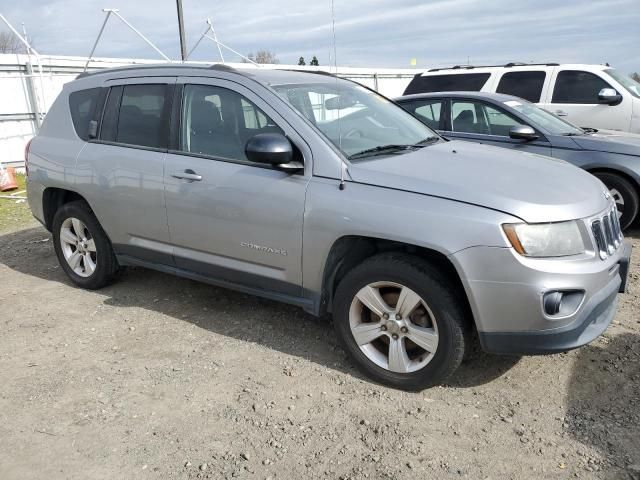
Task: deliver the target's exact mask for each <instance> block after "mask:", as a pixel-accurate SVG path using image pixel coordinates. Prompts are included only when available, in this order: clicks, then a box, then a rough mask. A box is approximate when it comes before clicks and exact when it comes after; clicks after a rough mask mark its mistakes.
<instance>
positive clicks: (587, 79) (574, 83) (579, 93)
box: [551, 70, 613, 104]
mask: <svg viewBox="0 0 640 480" xmlns="http://www.w3.org/2000/svg"><path fill="white" fill-rule="evenodd" d="M603 88H613V87H611V85H609V84H608V83H607V82H605V81H604V80H603V79H602V78H600V77H599V76H597V75H595V74H593V73H591V72H584V71H579V70H563V71H561V72H560V73H558V77H557V78H556V86H555V88H554V89H553V99H552V100H551V101H552V103H581V104H597V103H599V102H598V94H599V93H600V90H602V89H603Z"/></svg>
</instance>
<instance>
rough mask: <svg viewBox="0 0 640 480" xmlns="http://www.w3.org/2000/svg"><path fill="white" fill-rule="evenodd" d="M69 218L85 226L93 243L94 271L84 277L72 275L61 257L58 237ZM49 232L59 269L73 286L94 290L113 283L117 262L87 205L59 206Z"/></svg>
mask: <svg viewBox="0 0 640 480" xmlns="http://www.w3.org/2000/svg"><path fill="white" fill-rule="evenodd" d="M69 218H77V219H78V220H80V221H81V222H82V223H83V224H84V225H85V226H86V229H87V231H88V233H89V235H90V237H91V238H92V239H93V240H94V242H95V257H96V258H95V270H94V271H93V273H91V274H90V275H89V276H86V277H83V276H81V275H78V274H77V273H76V272H74V271H73V268H71V266H70V265H69V262H68V261H67V260H66V258H65V256H64V252H63V247H62V243H61V240H60V235H61V228H62V225H63V223H64V222H65V220H67V219H69ZM52 231H53V245H54V248H55V251H56V255H57V257H58V261H59V262H60V266H62V269H63V270H64V271H65V273H66V274H67V276H68V277H69V278H70V279H71V281H72V282H73V283H75V284H76V285H78V286H79V287H82V288H86V289H89V290H95V289H98V288H102V287H104V286H106V285H108V284H109V283H111V282H112V281H113V279H114V277H115V274H116V273H117V272H118V269H119V267H118V262H117V260H116V257H115V255H114V253H113V248H112V246H111V242H110V241H109V238H108V237H107V234H106V233H105V232H104V230H103V229H102V226H101V225H100V222H98V219H97V218H96V216H95V215H94V213H93V211H92V210H91V208H90V207H89V205H87V203H86V202H84V201H81V200H80V201H75V202H70V203H66V204H64V205H62V206H61V207H60V208H59V209H58V211H57V212H56V214H55V215H54V217H53V229H52ZM87 238H89V237H87Z"/></svg>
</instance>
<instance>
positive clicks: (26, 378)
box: [0, 222, 640, 480]
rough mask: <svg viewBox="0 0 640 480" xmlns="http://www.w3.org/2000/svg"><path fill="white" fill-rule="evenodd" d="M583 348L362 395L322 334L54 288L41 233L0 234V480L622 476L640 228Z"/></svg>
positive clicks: (632, 420) (140, 275)
mask: <svg viewBox="0 0 640 480" xmlns="http://www.w3.org/2000/svg"><path fill="white" fill-rule="evenodd" d="M628 237H629V238H631V239H633V242H634V244H635V248H636V252H635V254H634V258H633V266H632V276H631V286H630V292H629V293H628V294H626V295H624V296H621V297H620V300H621V304H620V308H619V311H618V314H617V317H616V319H615V321H614V324H613V325H612V326H611V327H610V329H609V330H608V331H607V332H606V334H605V335H604V336H603V337H601V338H600V339H598V340H597V341H595V342H594V343H593V344H591V345H589V346H587V347H585V348H582V349H580V350H577V351H573V352H570V353H566V354H562V355H554V356H547V357H530V358H523V359H520V360H519V359H517V358H511V357H492V356H488V355H483V354H478V355H475V356H474V357H473V358H472V359H471V360H470V361H468V362H467V363H465V364H464V365H463V366H462V367H461V369H460V370H459V372H458V373H457V375H456V376H455V378H454V379H453V380H452V381H451V383H450V384H449V385H446V386H442V387H438V388H434V389H431V390H427V391H424V392H422V393H405V392H400V391H395V390H391V389H388V388H385V387H381V386H379V385H376V384H374V383H371V382H370V381H368V380H367V379H366V378H364V377H363V376H361V375H360V374H359V373H358V372H357V371H356V370H355V369H354V368H353V365H352V363H351V362H350V361H349V360H348V359H347V358H346V357H345V353H344V352H343V351H342V350H341V349H340V348H339V347H338V346H337V343H336V339H335V338H334V334H333V330H332V328H331V325H330V324H329V323H328V322H326V321H318V320H315V319H314V318H312V317H310V316H308V315H306V314H304V313H303V312H302V311H301V310H298V309H296V308H293V307H289V306H285V305H280V304H277V303H274V302H270V301H266V300H261V299H258V298H254V297H250V296H246V295H242V294H239V293H235V292H231V291H227V290H222V289H218V288H213V287H211V286H208V285H203V284H198V283H195V282H192V281H188V280H182V279H179V278H174V277H171V276H168V275H164V274H160V273H155V272H150V271H145V270H142V269H131V270H128V271H127V272H125V273H124V274H123V275H122V277H121V278H120V280H119V281H118V282H117V283H116V284H114V285H113V286H111V287H109V288H106V289H104V290H101V291H98V292H89V291H83V290H79V289H77V288H74V287H72V286H71V285H70V283H69V281H68V280H67V279H66V277H65V276H64V274H63V272H62V270H61V269H60V268H59V267H58V263H57V260H56V257H55V254H54V252H53V247H52V244H51V237H50V235H49V234H48V233H47V232H46V231H45V230H44V229H43V228H42V227H40V226H38V225H37V224H35V223H33V222H31V223H29V224H28V225H27V226H26V227H23V228H22V229H20V230H14V231H5V232H3V233H0V307H1V312H0V367H1V368H0V478H1V479H3V480H8V479H54V478H55V479H57V478H65V479H66V478H69V479H76V478H77V479H87V478H92V479H94V478H95V479H102V478H104V479H115V478H118V479H125V478H136V479H138V478H154V479H155V478H157V479H165V478H168V479H196V478H212V479H223V478H225V479H226V478H239V479H260V480H264V479H268V478H270V479H274V480H275V479H302V478H304V479H324V478H326V479H362V478H371V479H378V478H381V479H416V478H420V479H422V478H426V479H429V478H437V479H441V478H470V479H522V478H535V479H539V478H554V479H555V478H561V479H563V478H604V479H634V478H635V479H638V478H640V275H639V274H640V230H635V231H634V232H631V233H629V234H628Z"/></svg>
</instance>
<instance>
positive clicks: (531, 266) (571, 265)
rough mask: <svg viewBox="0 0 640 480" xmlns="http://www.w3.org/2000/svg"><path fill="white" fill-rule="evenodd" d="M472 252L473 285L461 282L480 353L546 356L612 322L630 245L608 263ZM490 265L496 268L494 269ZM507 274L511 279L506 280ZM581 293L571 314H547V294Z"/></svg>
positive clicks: (590, 338)
mask: <svg viewBox="0 0 640 480" xmlns="http://www.w3.org/2000/svg"><path fill="white" fill-rule="evenodd" d="M479 252H480V253H481V254H482V255H481V257H480V258H482V261H481V262H480V263H478V261H477V259H478V258H479V257H478V256H477V254H476V253H471V252H468V253H466V254H465V255H466V256H467V258H466V260H471V256H473V257H474V262H468V261H465V264H466V266H467V267H470V268H471V269H472V270H473V266H475V267H476V268H475V271H472V275H475V280H470V279H469V278H468V277H467V278H465V279H463V283H465V288H466V290H467V292H468V294H469V300H470V304H471V307H472V310H473V313H474V317H475V320H476V326H477V329H478V336H479V338H480V343H481V345H482V348H483V349H484V350H485V351H487V352H489V353H498V354H514V355H516V354H517V355H542V354H549V353H557V352H563V351H567V350H571V349H574V348H578V347H581V346H583V345H586V344H588V343H590V342H592V341H593V340H595V339H596V338H598V337H599V336H600V335H602V333H603V332H604V331H605V330H606V329H607V327H608V326H609V325H610V324H611V321H612V320H613V318H614V316H615V313H616V308H617V305H618V300H617V295H618V293H623V292H624V291H625V290H626V285H627V276H628V273H629V260H630V257H631V245H630V244H628V243H624V244H623V245H621V247H620V248H619V249H618V251H617V252H616V254H615V256H612V257H610V258H609V259H608V261H600V260H599V259H594V260H593V261H588V260H587V261H584V262H583V261H577V262H564V261H563V262H560V263H558V262H548V263H545V262H542V263H539V262H530V261H528V260H521V259H520V258H519V257H517V256H516V255H517V254H513V255H506V251H505V249H501V250H493V251H490V250H487V249H481V250H480V251H479ZM492 265H496V266H495V267H494V268H491V266H492ZM504 271H507V272H508V273H509V274H508V275H507V276H506V277H505V274H504V273H503V272H504ZM555 289H558V290H570V291H579V292H582V295H583V297H584V298H583V300H582V303H580V305H579V306H577V307H576V308H575V310H574V311H573V312H572V313H570V314H567V315H564V316H563V315H555V316H554V315H549V314H547V313H545V309H544V305H543V301H542V298H543V297H544V295H545V293H546V292H549V291H554V290H555Z"/></svg>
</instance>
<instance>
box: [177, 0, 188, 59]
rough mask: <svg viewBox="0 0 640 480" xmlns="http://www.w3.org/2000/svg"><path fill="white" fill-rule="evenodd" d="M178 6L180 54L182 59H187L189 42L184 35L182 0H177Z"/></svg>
mask: <svg viewBox="0 0 640 480" xmlns="http://www.w3.org/2000/svg"><path fill="white" fill-rule="evenodd" d="M176 6H177V8H178V29H179V30H180V56H181V58H182V61H183V62H184V61H186V60H187V42H186V39H185V37H184V19H183V18H182V0H176Z"/></svg>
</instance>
